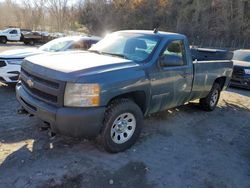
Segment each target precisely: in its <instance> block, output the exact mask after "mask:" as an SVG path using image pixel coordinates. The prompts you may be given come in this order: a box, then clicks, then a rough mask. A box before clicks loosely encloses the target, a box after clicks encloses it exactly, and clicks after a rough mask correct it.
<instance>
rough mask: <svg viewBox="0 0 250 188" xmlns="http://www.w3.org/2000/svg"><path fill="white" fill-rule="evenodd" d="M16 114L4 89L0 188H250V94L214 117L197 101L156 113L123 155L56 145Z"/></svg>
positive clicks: (231, 99)
mask: <svg viewBox="0 0 250 188" xmlns="http://www.w3.org/2000/svg"><path fill="white" fill-rule="evenodd" d="M3 49H7V48H6V47H0V50H3ZM18 108H19V105H18V103H17V101H16V99H15V91H14V86H8V87H6V86H1V87H0V187H76V188H77V187H90V188H93V187H94V188H95V187H124V188H125V187H126V188H127V187H138V188H140V187H170V188H172V187H187V188H188V187H190V188H196V187H197V188H200V187H201V188H203V187H204V188H249V187H250V146H249V143H250V91H249V90H242V89H236V88H230V89H229V90H228V91H224V92H223V93H222V95H221V99H220V102H219V104H218V108H217V109H216V110H215V111H213V112H204V111H202V110H200V109H199V107H198V105H197V103H196V102H193V103H190V104H188V105H185V106H181V107H178V108H175V109H172V110H168V111H165V112H161V113H157V114H154V115H152V116H151V117H148V118H147V119H146V120H145V127H144V129H143V133H142V134H141V137H140V139H139V141H138V142H137V143H136V144H135V146H133V147H132V148H131V149H129V150H127V151H125V152H123V153H118V154H109V153H106V152H105V151H104V150H102V148H100V147H99V146H98V145H97V144H96V143H95V142H94V141H88V140H84V139H82V140H79V139H73V138H68V137H64V136H60V135H57V136H56V137H55V138H53V139H51V138H50V137H49V136H48V134H47V131H41V130H40V129H39V126H40V125H41V122H40V121H39V120H38V119H37V118H36V117H28V116H27V115H17V114H16V111H17V109H18Z"/></svg>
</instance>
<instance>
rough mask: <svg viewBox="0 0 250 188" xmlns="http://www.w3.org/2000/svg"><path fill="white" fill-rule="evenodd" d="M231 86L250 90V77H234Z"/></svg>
mask: <svg viewBox="0 0 250 188" xmlns="http://www.w3.org/2000/svg"><path fill="white" fill-rule="evenodd" d="M230 86H234V87H241V88H246V89H250V75H244V76H235V75H233V76H232V79H231V81H230Z"/></svg>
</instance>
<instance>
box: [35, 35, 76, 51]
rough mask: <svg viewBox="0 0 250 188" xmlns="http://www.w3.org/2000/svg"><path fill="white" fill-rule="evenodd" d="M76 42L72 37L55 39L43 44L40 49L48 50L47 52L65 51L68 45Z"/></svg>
mask: <svg viewBox="0 0 250 188" xmlns="http://www.w3.org/2000/svg"><path fill="white" fill-rule="evenodd" d="M73 42H74V40H72V39H68V38H67V39H66V38H64V39H61V38H60V39H55V40H52V41H50V42H48V43H46V44H44V45H42V46H41V47H40V48H39V50H42V51H46V52H59V51H64V50H65V49H67V47H69V46H71V44H72V43H73Z"/></svg>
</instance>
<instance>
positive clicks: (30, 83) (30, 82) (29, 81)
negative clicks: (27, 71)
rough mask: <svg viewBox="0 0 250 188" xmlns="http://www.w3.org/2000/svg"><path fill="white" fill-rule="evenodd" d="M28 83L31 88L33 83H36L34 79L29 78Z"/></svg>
mask: <svg viewBox="0 0 250 188" xmlns="http://www.w3.org/2000/svg"><path fill="white" fill-rule="evenodd" d="M27 84H28V86H29V87H30V88H32V87H33V85H34V83H33V81H32V80H31V79H29V80H27Z"/></svg>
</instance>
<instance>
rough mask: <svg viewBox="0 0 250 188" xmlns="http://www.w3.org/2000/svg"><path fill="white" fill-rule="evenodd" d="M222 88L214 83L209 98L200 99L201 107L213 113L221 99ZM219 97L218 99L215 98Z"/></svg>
mask: <svg viewBox="0 0 250 188" xmlns="http://www.w3.org/2000/svg"><path fill="white" fill-rule="evenodd" d="M220 92H221V86H220V84H218V83H214V85H213V87H212V89H211V91H210V92H209V94H208V96H207V97H205V98H202V99H200V106H201V108H202V109H203V110H205V111H213V110H214V109H215V108H216V106H217V104H218V102H219V99H220ZM215 95H217V97H216V99H215V98H214V96H215Z"/></svg>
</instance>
